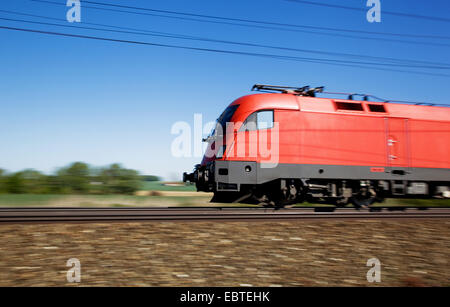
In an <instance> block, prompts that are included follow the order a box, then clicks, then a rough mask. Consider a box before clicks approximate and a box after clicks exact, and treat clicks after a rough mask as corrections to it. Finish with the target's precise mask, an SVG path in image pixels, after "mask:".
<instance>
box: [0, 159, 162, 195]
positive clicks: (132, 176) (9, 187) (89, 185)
mask: <svg viewBox="0 0 450 307" xmlns="http://www.w3.org/2000/svg"><path fill="white" fill-rule="evenodd" d="M157 180H159V178H158V177H156V176H141V175H139V173H138V172H137V171H135V170H132V169H126V168H123V167H122V166H121V165H120V164H112V165H110V166H108V167H104V168H92V167H90V166H89V165H88V164H86V163H83V162H74V163H72V164H70V165H68V166H67V167H63V168H61V169H59V170H58V171H57V172H56V173H54V174H51V175H46V174H43V173H41V172H39V171H36V170H33V169H27V170H23V171H20V172H16V173H6V171H5V170H2V169H0V193H11V194H24V193H26V194H132V193H134V192H136V191H137V190H139V189H140V186H141V184H142V181H157Z"/></svg>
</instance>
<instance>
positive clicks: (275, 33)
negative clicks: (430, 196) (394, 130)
mask: <svg viewBox="0 0 450 307" xmlns="http://www.w3.org/2000/svg"><path fill="white" fill-rule="evenodd" d="M81 3H82V10H81V13H82V15H81V16H82V19H81V23H74V24H70V23H68V22H67V21H65V18H66V13H67V11H68V9H69V8H67V7H66V6H65V4H66V1H65V0H52V1H31V0H15V1H3V2H2V3H1V4H0V26H3V27H13V28H20V29H27V30H29V29H33V30H42V31H51V32H58V33H71V34H79V35H87V36H95V37H102V38H112V39H119V40H128V41H139V42H147V43H157V44H169V45H177V46H181V47H194V48H205V49H216V50H220V51H221V52H211V51H199V50H186V49H176V48H166V47H158V46H149V45H139V44H132V43H120V42H111V41H100V40H91V39H83V38H74V37H63V36H60V35H47V34H42V33H30V32H23V31H16V30H11V29H5V28H0V41H1V43H2V44H1V48H0V63H1V67H2V73H1V74H0V98H1V104H0V108H1V109H0V168H2V169H4V170H5V171H4V172H3V174H13V173H14V172H18V171H21V170H24V169H34V170H38V171H40V172H42V173H44V174H46V175H52V176H53V175H54V176H58V174H60V173H61V171H64V170H61V168H64V167H66V170H67V168H68V167H69V165H70V163H72V162H74V161H83V162H85V163H87V164H89V165H90V166H91V167H92V168H103V170H99V171H95V170H93V172H92V174H93V176H100V175H101V174H102V172H103V171H104V169H107V168H110V167H109V166H108V165H111V164H113V163H121V165H122V167H123V168H124V169H132V170H136V171H137V172H139V174H140V175H157V176H160V177H161V178H162V179H164V180H172V181H174V180H179V179H180V174H181V172H182V171H187V170H190V169H191V167H192V165H194V164H196V163H198V162H199V160H200V158H199V157H192V158H175V157H173V156H172V155H171V151H170V149H171V147H170V145H171V142H172V141H173V139H174V138H175V135H172V134H171V133H170V131H171V126H172V125H173V124H174V123H175V122H176V121H186V122H188V123H190V124H193V114H194V113H201V114H203V120H204V122H207V121H213V120H215V118H217V116H218V115H219V114H220V113H221V111H222V110H223V109H224V108H225V107H226V106H227V104H229V103H230V102H231V101H233V100H234V99H236V98H238V97H240V96H242V95H245V94H248V93H249V89H250V87H251V86H252V85H253V84H254V83H268V84H280V85H299V86H300V85H311V86H321V85H324V86H326V89H327V90H329V91H339V92H357V93H369V94H373V95H376V96H379V97H382V98H385V99H392V100H412V101H426V102H434V103H441V104H447V103H448V93H447V88H446V85H447V84H448V81H449V76H450V74H448V69H449V68H450V67H449V65H450V64H449V63H450V61H449V59H448V58H449V56H448V55H449V50H450V37H449V36H448V33H449V29H450V19H448V18H447V16H448V15H447V14H446V13H448V12H449V11H450V3H448V1H444V0H434V1H432V5H430V3H429V2H425V1H418V0H414V1H406V0H405V1H381V3H382V11H381V14H382V22H381V23H369V22H368V21H367V19H366V12H367V10H368V8H367V7H366V1H364V0H348V1H345V3H343V2H342V1H337V0H334V1H333V0H327V1H316V2H315V3H316V4H314V3H313V4H311V3H310V2H308V1H286V0H258V1H253V0H245V1H230V0H228V1H220V0H218V1H206V0H195V1H182V0H170V1H143V0H132V1H100V0H99V1H97V2H95V1H94V2H92V1H81ZM101 3H103V4H105V3H106V4H107V5H102V4H101ZM317 3H318V4H319V5H317ZM114 5H123V6H129V7H120V6H114ZM342 6H345V7H342ZM346 7H349V8H353V9H349V8H346ZM160 10H163V11H160ZM130 12H131V13H130ZM392 12H394V14H392ZM192 14H196V15H195V16H194V15H192ZM199 15H202V16H199ZM418 15H419V16H418ZM205 16H206V17H205ZM211 16H213V18H212V17H211ZM423 16H425V17H423ZM426 16H433V17H430V18H428V17H426ZM43 17H46V18H43ZM230 18H231V19H230ZM236 19H245V20H251V21H253V22H248V21H239V20H236ZM254 21H258V23H255V22H254ZM43 23H51V24H60V25H64V26H63V27H60V26H56V25H49V24H43ZM276 23H282V24H289V25H290V26H287V25H277V24H276ZM105 25H108V27H106V26H105ZM292 25H294V26H292ZM67 26H69V27H67ZM83 26H84V27H91V28H92V27H94V28H97V29H98V28H101V29H109V30H117V31H119V32H111V31H99V30H94V29H82V28H79V27H83ZM112 26H114V27H115V28H113V27H112ZM317 27H318V28H317ZM125 28H127V29H128V30H126V29H125ZM130 29H140V30H142V31H147V32H145V33H146V35H143V34H142V33H143V32H142V31H139V32H140V33H141V34H133V33H129V32H135V33H136V32H137V31H136V30H130ZM120 31H128V32H127V33H123V32H120ZM148 31H156V32H164V33H165V34H164V35H165V36H168V35H171V36H172V37H161V36H149V34H151V33H149V32H148ZM355 31H356V32H355ZM368 32H381V33H384V34H373V33H368ZM386 33H388V34H386ZM153 34H154V33H153ZM175 34H176V35H182V36H184V37H186V36H189V37H191V36H195V37H200V38H202V39H209V41H204V40H203V41H199V40H192V39H191V38H188V39H180V38H179V36H177V37H176V38H175V37H173V35H175ZM211 40H226V41H232V42H234V43H236V42H237V43H238V44H230V43H218V42H213V41H211ZM241 43H244V44H260V45H269V46H276V47H282V48H285V47H286V48H297V49H302V50H303V52H299V51H293V50H282V49H274V48H272V49H269V48H262V47H255V46H248V45H243V44H241ZM222 51H225V52H226V53H223V52H222ZM305 51H306V52H305ZM229 52H238V53H259V54H264V56H251V55H247V56H246V55H242V54H230V53H229ZM331 53H341V54H342V53H345V54H351V56H350V55H345V56H343V55H339V56H338V55H335V54H331ZM273 55H277V56H278V55H281V56H292V57H300V58H302V59H300V58H296V59H295V60H292V59H291V60H288V59H286V58H284V59H279V58H275V57H273ZM355 55H358V56H355ZM374 57H377V58H374ZM381 57H382V58H395V59H398V60H387V59H381ZM410 60H411V61H410ZM311 61H312V62H311ZM422 62H424V63H422ZM425 62H432V63H433V64H430V63H425ZM367 63H369V64H367ZM414 65H415V66H416V67H413V66H414ZM430 65H432V66H433V68H430ZM192 141H194V140H192ZM86 167H87V166H86ZM115 167H119V166H117V165H116V166H115ZM6 172H8V173H6ZM126 172H128V171H126ZM131 173H133V171H129V173H128V174H127V175H130V174H131ZM30 174H32V173H30V172H28V173H27V176H29V175H30ZM34 175H36V174H34ZM131 175H132V176H131V177H133V176H135V175H137V174H136V173H133V174H131ZM91 179H92V180H90V181H91V182H95V181H96V180H95V178H91ZM133 180H134V179H131V181H133ZM108 185H110V184H108ZM52 189H53V188H52ZM70 189H71V188H70Z"/></svg>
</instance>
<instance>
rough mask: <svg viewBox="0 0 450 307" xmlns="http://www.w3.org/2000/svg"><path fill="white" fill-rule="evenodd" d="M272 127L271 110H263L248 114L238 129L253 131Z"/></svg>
mask: <svg viewBox="0 0 450 307" xmlns="http://www.w3.org/2000/svg"><path fill="white" fill-rule="evenodd" d="M270 128H273V110H263V111H258V112H254V113H252V114H250V115H249V116H248V117H247V119H246V120H245V122H244V124H243V125H242V127H241V129H240V131H254V130H263V129H270Z"/></svg>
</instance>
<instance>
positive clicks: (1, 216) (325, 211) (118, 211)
mask: <svg viewBox="0 0 450 307" xmlns="http://www.w3.org/2000/svg"><path fill="white" fill-rule="evenodd" d="M330 209H334V208H327V207H315V208H314V207H312V208H291V209H279V210H277V209H269V208H259V207H172V208H170V207H165V208H1V209H0V224H3V223H57V222H59V223H65V222H113V221H116V222H129V221H131V222H132V221H217V220H221V221H243V220H245V221H253V220H255V221H257V220H259V221H265V220H272V221H285V220H308V219H430V218H431V219H436V218H440V219H447V218H450V208H431V209H428V210H418V209H417V208H416V209H412V208H402V209H403V210H399V211H393V210H392V209H391V210H387V208H379V209H377V210H376V211H373V210H368V209H362V210H355V209H351V208H345V209H344V208H342V209H336V210H334V211H332V210H330Z"/></svg>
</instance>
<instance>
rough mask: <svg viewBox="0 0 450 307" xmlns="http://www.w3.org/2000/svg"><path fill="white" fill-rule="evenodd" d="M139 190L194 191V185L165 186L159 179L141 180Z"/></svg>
mask: <svg viewBox="0 0 450 307" xmlns="http://www.w3.org/2000/svg"><path fill="white" fill-rule="evenodd" d="M141 190H146V191H183V192H186V191H188V192H190V191H193V192H195V191H196V188H195V185H182V186H166V185H164V182H161V181H143V182H142V185H141Z"/></svg>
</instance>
